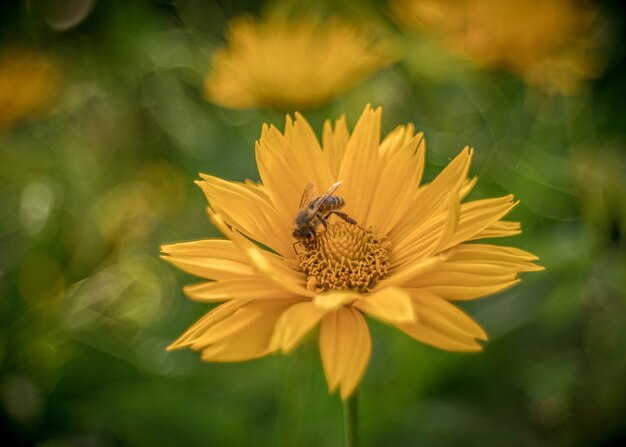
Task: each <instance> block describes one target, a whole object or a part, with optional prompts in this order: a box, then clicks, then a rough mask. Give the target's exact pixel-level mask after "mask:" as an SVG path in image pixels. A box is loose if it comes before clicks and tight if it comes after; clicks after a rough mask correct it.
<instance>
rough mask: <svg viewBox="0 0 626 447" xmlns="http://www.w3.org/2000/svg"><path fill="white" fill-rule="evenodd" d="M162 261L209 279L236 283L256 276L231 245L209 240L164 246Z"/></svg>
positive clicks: (238, 251)
mask: <svg viewBox="0 0 626 447" xmlns="http://www.w3.org/2000/svg"><path fill="white" fill-rule="evenodd" d="M161 251H162V252H163V255H162V256H161V258H162V259H164V260H166V261H167V262H170V263H172V264H174V265H175V266H176V267H178V268H180V269H181V270H183V271H185V272H187V273H191V274H192V275H196V276H200V277H201V278H206V279H215V280H225V279H236V278H241V277H242V276H250V275H253V274H254V270H253V269H252V267H251V266H250V264H249V263H248V260H247V259H246V257H245V256H244V255H243V253H241V251H240V250H239V249H238V248H237V246H236V245H235V244H234V243H233V242H232V241H225V240H220V239H208V240H202V241H193V242H181V243H178V244H169V245H162V246H161Z"/></svg>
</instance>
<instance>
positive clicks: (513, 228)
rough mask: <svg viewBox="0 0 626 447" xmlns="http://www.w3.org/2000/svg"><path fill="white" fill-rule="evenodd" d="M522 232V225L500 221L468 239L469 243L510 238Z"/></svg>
mask: <svg viewBox="0 0 626 447" xmlns="http://www.w3.org/2000/svg"><path fill="white" fill-rule="evenodd" d="M521 232H522V225H521V224H520V223H519V222H509V221H505V220H499V221H497V222H494V223H492V224H491V225H489V226H488V227H487V228H485V229H484V230H482V231H479V232H478V233H476V234H475V235H474V236H472V237H469V238H467V240H468V241H473V240H476V239H487V238H492V237H509V236H515V235H517V234H520V233H521Z"/></svg>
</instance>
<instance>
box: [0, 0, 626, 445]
mask: <svg viewBox="0 0 626 447" xmlns="http://www.w3.org/2000/svg"><path fill="white" fill-rule="evenodd" d="M356 3H357V2H356V1H355V2H347V1H343V2H339V3H338V7H339V8H340V9H341V10H342V11H344V12H348V13H350V14H351V15H352V18H353V19H355V18H356V19H357V20H358V16H357V17H355V15H354V14H355V12H356V11H358V10H362V12H363V13H364V14H365V15H364V16H363V17H364V18H363V20H366V19H365V17H367V20H370V18H371V16H372V15H374V14H375V13H376V14H379V15H380V20H381V21H382V23H383V26H386V27H392V25H391V21H390V20H389V19H388V18H387V17H386V16H385V11H386V5H385V3H384V2H369V3H368V4H367V7H363V8H359V7H356V6H355V4H356ZM330 4H331V3H329V4H328V5H326V7H330V6H329V5H330ZM600 7H601V9H602V11H603V12H604V13H605V15H606V17H608V18H609V19H607V23H606V28H607V29H608V30H609V31H610V33H609V34H610V36H611V40H610V42H609V43H608V44H607V46H606V48H605V50H604V51H605V52H606V59H607V61H608V62H607V71H606V73H605V75H604V76H603V77H602V78H600V79H598V80H596V81H594V82H593V83H589V84H588V85H587V86H586V88H585V89H584V90H583V91H581V92H580V93H578V94H577V95H574V96H570V97H559V96H548V95H545V94H543V93H541V92H538V91H535V90H533V89H531V88H528V87H526V86H525V85H523V84H522V83H521V82H520V81H519V80H518V79H516V78H514V77H513V76H511V75H507V74H503V73H496V72H487V71H475V70H469V69H468V68H467V67H466V66H465V64H464V63H462V62H459V61H457V60H453V59H452V58H451V57H450V56H448V55H445V54H442V53H440V52H439V50H437V49H436V48H433V47H432V46H429V45H428V44H426V43H424V42H423V41H421V40H419V38H417V37H415V36H412V35H406V34H404V35H403V34H401V33H400V31H399V30H397V29H396V32H397V35H396V37H395V39H396V44H397V45H398V48H399V49H400V52H401V54H402V57H401V60H400V61H399V62H398V63H397V64H396V65H394V66H392V67H390V68H387V69H385V70H384V71H382V72H380V73H378V74H377V75H376V76H374V77H373V78H371V79H370V80H368V81H367V82H365V83H363V84H361V85H360V86H358V87H356V88H354V89H352V90H350V91H348V92H347V93H346V94H345V95H343V96H342V97H341V98H339V99H338V100H337V101H335V102H334V103H332V104H330V105H328V106H326V107H324V108H323V109H321V110H317V111H310V112H308V113H307V114H306V115H307V118H309V119H310V120H311V122H312V124H313V125H314V127H315V128H316V130H317V131H320V130H321V125H322V123H323V120H324V119H325V118H327V117H330V118H336V117H338V116H339V115H340V114H342V113H345V114H346V116H347V118H348V122H349V123H350V124H352V125H353V124H354V122H355V120H356V118H357V117H358V115H359V113H360V111H361V110H362V108H363V106H364V105H365V104H366V103H367V102H371V103H372V104H375V105H382V106H383V108H384V114H383V120H384V123H383V125H384V129H385V130H386V131H389V130H391V129H392V128H393V127H394V126H395V125H397V124H401V123H405V122H413V123H414V124H415V125H416V128H417V129H418V130H423V131H424V132H425V135H426V138H427V142H428V152H427V162H428V169H427V178H432V177H433V176H434V175H435V174H436V173H437V172H439V170H440V169H441V166H443V165H444V164H445V163H446V162H447V160H448V159H449V158H450V157H452V156H454V155H455V154H456V153H457V152H458V151H459V150H460V149H461V148H462V147H463V146H465V145H466V144H469V145H471V146H473V147H475V148H476V156H475V162H474V165H473V173H475V174H478V175H479V176H480V181H479V183H478V186H477V187H476V188H475V191H474V192H473V197H475V198H476V197H483V196H484V197H487V196H493V195H497V194H505V193H509V192H512V193H514V194H515V195H516V196H517V197H518V198H519V199H520V200H521V205H519V206H518V208H517V209H516V210H515V211H514V212H513V214H512V215H511V218H512V219H513V220H520V221H522V222H523V229H524V233H523V234H522V235H521V236H519V237H517V238H516V240H515V241H514V244H515V245H516V246H520V247H522V248H525V249H528V250H529V251H531V252H533V253H536V254H537V255H539V256H540V258H541V261H540V263H541V264H542V265H544V266H545V267H546V271H545V272H542V273H540V274H535V275H530V276H529V277H526V278H524V282H523V283H522V284H521V285H520V286H518V287H517V288H515V289H513V290H511V291H507V292H505V293H502V294H500V295H499V296H496V297H492V298H488V299H484V300H481V301H478V302H476V303H469V305H468V306H466V308H467V309H468V310H469V312H470V313H471V314H472V315H474V316H475V317H476V319H477V320H478V321H479V322H480V323H481V324H482V325H484V326H485V328H486V329H487V332H488V333H489V334H490V337H491V340H490V341H489V342H488V344H487V345H486V348H485V352H484V353H482V354H480V355H462V354H455V353H447V352H441V351H437V350H435V349H431V348H428V347H425V346H422V345H419V344H418V343H416V342H415V341H413V340H410V339H409V338H407V337H404V336H402V335H400V334H398V333H397V331H393V330H389V328H387V327H385V326H384V325H382V324H377V323H373V338H374V349H373V357H372V359H371V362H370V366H369V369H368V371H367V373H366V376H365V378H364V380H363V383H362V386H361V394H360V404H361V410H362V411H361V419H362V425H361V426H362V430H363V438H364V439H365V445H424V446H426V445H438V446H446V445H451V446H452V445H467V446H473V445H480V446H500V445H511V446H528V445H547V446H549V445H578V446H582V445H613V444H617V443H619V441H620V440H621V441H624V440H625V439H626V422H625V420H624V414H626V355H625V353H626V250H625V249H626V180H625V179H626V121H625V120H624V116H626V106H625V102H624V98H625V97H626V82H625V79H626V63H625V62H624V55H625V54H624V53H625V51H626V50H625V47H624V45H623V42H624V39H625V37H626V33H625V31H624V30H625V25H626V23H625V21H624V17H626V15H625V14H624V12H625V10H624V7H623V4H621V3H620V2H612V1H606V2H603V3H601V4H600ZM81 8H83V9H84V10H83V9H81ZM260 9H261V6H260V5H259V4H258V3H257V2H252V1H249V2H245V1H238V2H199V1H194V0H176V1H173V2H156V1H137V2H122V1H107V2H105V1H101V2H97V3H96V2H95V1H85V2H79V1H66V2H64V1H60V0H59V1H28V2H27V1H15V2H8V3H3V5H2V6H0V14H1V19H0V26H1V31H2V34H1V36H2V39H3V44H6V45H21V46H27V47H29V48H34V49H37V50H39V51H41V52H44V53H45V54H47V55H49V56H50V57H51V58H53V59H54V60H55V61H56V62H57V63H58V65H59V66H60V67H61V71H62V76H63V87H62V88H61V90H60V91H59V93H58V96H57V98H56V100H55V102H54V104H53V106H52V109H51V110H50V111H49V113H48V114H47V115H46V116H44V117H38V118H35V119H31V120H28V121H23V122H19V123H16V124H15V125H14V126H13V127H12V128H11V129H7V130H6V131H4V133H3V134H2V135H0V321H1V327H0V365H1V366H0V418H1V424H2V431H3V445H38V446H49V447H52V446H54V447H56V446H112V445H140V446H143V445H145V446H175V445H277V446H281V445H284V446H292V445H303V446H314V445H323V446H332V445H341V443H342V437H343V433H342V430H343V429H342V425H341V420H342V419H341V403H340V401H339V399H338V397H337V396H329V395H328V394H327V390H326V382H325V379H324V377H323V372H322V367H321V364H320V361H319V354H318V352H317V348H316V345H315V343H314V342H313V341H312V340H311V341H310V342H308V343H305V344H304V345H302V346H301V347H299V348H298V349H297V350H296V351H295V352H294V353H293V354H292V355H290V356H287V357H284V356H280V355H275V356H270V357H268V358H265V359H262V360H258V361H254V362H247V363H241V364H206V363H203V362H201V361H200V359H199V357H198V356H197V355H196V354H194V353H192V352H186V351H184V352H171V353H167V352H165V347H166V346H167V345H168V344H169V343H170V342H171V341H172V340H173V339H174V338H175V337H176V336H177V335H178V334H180V333H181V332H182V331H183V330H184V329H185V328H187V327H188V326H189V325H190V324H191V323H192V322H193V321H195V319H196V318H197V317H199V316H200V315H202V314H203V313H204V312H205V311H206V309H205V308H203V306H202V305H198V304H193V303H189V302H188V301H187V300H186V299H185V298H184V297H183V295H182V292H181V285H182V284H186V283H190V282H192V281H193V278H191V277H189V276H187V275H184V274H183V273H181V272H178V271H176V270H175V269H174V268H172V267H171V266H169V265H165V263H163V262H161V261H160V260H159V259H158V252H159V245H160V244H161V243H166V242H175V241H181V240H189V239H199V238H206V237H209V236H217V232H216V231H215V230H214V229H213V228H212V227H211V226H210V224H209V223H208V220H207V219H206V215H205V206H206V204H205V199H204V197H203V196H202V194H201V192H200V191H199V189H198V188H196V187H195V185H194V184H193V180H194V179H195V178H196V176H197V173H198V172H205V173H210V174H213V175H217V176H220V177H224V178H227V179H233V180H242V179H244V178H252V179H257V178H258V177H257V171H256V167H255V162H254V154H253V148H254V141H255V140H256V139H257V138H258V137H259V135H260V129H261V125H262V123H264V122H269V123H274V124H276V125H278V126H279V127H280V126H281V125H282V121H283V120H284V114H283V113H279V112H272V111H249V112H241V111H231V110H226V109H222V108H220V107H217V106H214V105H211V104H209V103H207V102H205V101H204V100H203V97H202V79H203V76H204V74H205V72H206V70H207V68H208V67H209V64H210V57H211V54H212V53H213V51H214V49H215V48H216V47H217V46H218V45H219V44H220V43H221V41H222V39H223V37H222V35H223V34H222V32H223V29H224V27H225V24H226V22H227V20H228V19H229V18H231V17H233V16H236V15H238V14H240V13H242V12H252V13H256V12H258V11H259V10H260ZM16 88H18V86H17V85H16ZM19 88H27V87H19ZM502 243H507V241H502Z"/></svg>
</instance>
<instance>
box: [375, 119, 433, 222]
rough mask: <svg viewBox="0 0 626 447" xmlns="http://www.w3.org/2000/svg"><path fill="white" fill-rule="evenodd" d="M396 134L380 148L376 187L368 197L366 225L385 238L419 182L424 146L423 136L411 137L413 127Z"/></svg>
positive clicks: (406, 206) (420, 134) (401, 213)
mask: <svg viewBox="0 0 626 447" xmlns="http://www.w3.org/2000/svg"><path fill="white" fill-rule="evenodd" d="M400 131H401V132H398V131H397V130H396V133H397V134H398V135H396V136H395V137H394V138H393V139H392V140H393V142H392V143H389V144H387V145H385V142H386V141H387V139H386V140H385V141H383V144H382V145H381V149H380V151H381V154H382V155H383V157H384V160H381V164H382V166H383V168H382V173H381V176H380V179H379V180H378V185H380V186H379V187H377V188H375V189H374V191H373V193H374V195H373V196H372V197H371V207H370V211H369V217H368V220H367V223H368V225H371V226H372V227H373V228H374V229H375V230H376V231H377V232H378V233H381V234H387V233H389V231H390V230H391V228H393V227H394V226H395V224H396V223H397V222H398V221H399V220H400V218H401V217H402V216H403V215H404V213H406V209H407V208H408V207H410V206H411V204H412V202H413V200H414V198H415V193H416V191H417V189H418V187H419V183H420V181H421V173H422V171H423V166H424V152H425V150H426V145H425V143H424V135H423V134H422V133H419V134H417V135H413V134H412V127H411V126H409V127H408V128H406V129H405V128H401V129H400Z"/></svg>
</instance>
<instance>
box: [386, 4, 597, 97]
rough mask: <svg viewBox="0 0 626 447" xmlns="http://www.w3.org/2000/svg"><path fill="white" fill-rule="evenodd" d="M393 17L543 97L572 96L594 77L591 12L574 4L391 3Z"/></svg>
mask: <svg viewBox="0 0 626 447" xmlns="http://www.w3.org/2000/svg"><path fill="white" fill-rule="evenodd" d="M392 6H393V10H394V12H395V16H396V17H397V18H398V20H399V21H400V22H403V23H405V24H407V25H409V26H411V27H413V28H415V29H417V30H420V31H423V32H425V33H429V34H431V35H434V36H435V37H436V38H437V39H438V40H439V41H441V42H442V43H443V45H445V46H446V48H448V50H450V51H451V52H453V53H456V54H458V55H460V56H463V57H466V58H468V59H471V60H473V61H475V62H477V63H478V64H480V65H482V66H484V67H487V68H496V69H503V70H507V71H510V72H512V73H515V74H517V75H518V76H520V77H522V78H523V79H524V81H525V82H527V83H528V84H531V85H535V86H538V87H540V88H542V89H544V90H546V91H548V92H560V93H572V92H574V91H576V89H577V88H578V87H579V84H580V83H581V81H583V80H584V79H589V78H593V77H595V76H598V75H599V74H600V69H601V64H600V63H599V60H598V59H597V57H596V56H595V55H594V54H593V51H594V49H597V47H598V46H599V42H597V39H595V38H594V37H592V36H591V28H592V25H593V23H594V21H595V20H596V18H597V11H596V10H595V9H594V8H592V7H590V6H589V4H586V3H584V2H579V1H575V0H508V1H499V0H445V1H437V0H395V1H393V3H392Z"/></svg>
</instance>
